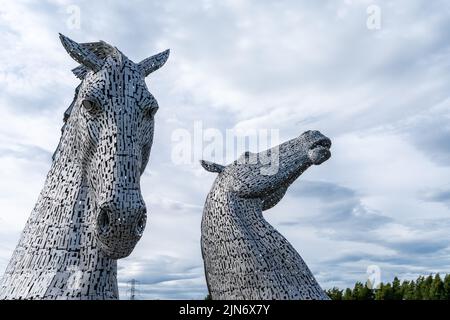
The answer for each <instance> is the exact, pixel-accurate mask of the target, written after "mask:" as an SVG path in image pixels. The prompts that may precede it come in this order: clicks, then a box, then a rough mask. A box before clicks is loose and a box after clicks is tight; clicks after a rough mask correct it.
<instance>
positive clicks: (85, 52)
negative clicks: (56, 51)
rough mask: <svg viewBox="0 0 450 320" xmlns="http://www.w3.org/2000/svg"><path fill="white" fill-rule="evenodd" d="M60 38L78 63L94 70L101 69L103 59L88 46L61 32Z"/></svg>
mask: <svg viewBox="0 0 450 320" xmlns="http://www.w3.org/2000/svg"><path fill="white" fill-rule="evenodd" d="M59 39H60V40H61V43H62V45H63V47H64V49H66V51H67V53H68V54H69V55H70V56H71V57H72V58H73V59H74V60H75V61H76V62H78V63H80V64H82V65H84V66H86V67H87V68H89V69H91V70H93V71H94V72H97V71H99V70H100V69H101V68H102V65H103V61H102V60H101V59H99V58H98V57H97V56H96V55H95V54H94V53H92V52H91V51H90V50H89V49H87V48H86V47H83V46H82V45H80V44H79V43H77V42H75V41H73V40H71V39H69V38H68V37H66V36H64V35H62V34H61V33H60V34H59Z"/></svg>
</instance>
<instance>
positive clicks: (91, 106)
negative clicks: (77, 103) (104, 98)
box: [81, 100, 98, 113]
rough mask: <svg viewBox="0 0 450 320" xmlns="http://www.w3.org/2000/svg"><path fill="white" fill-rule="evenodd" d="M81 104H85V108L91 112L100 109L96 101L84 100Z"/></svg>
mask: <svg viewBox="0 0 450 320" xmlns="http://www.w3.org/2000/svg"><path fill="white" fill-rule="evenodd" d="M81 104H82V105H83V108H84V109H85V110H86V111H87V112H89V113H94V112H96V111H97V110H98V107H97V104H96V103H95V102H94V101H91V100H83V102H82V103H81Z"/></svg>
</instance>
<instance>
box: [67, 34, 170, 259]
mask: <svg viewBox="0 0 450 320" xmlns="http://www.w3.org/2000/svg"><path fill="white" fill-rule="evenodd" d="M60 39H61V42H62V44H63V46H64V48H65V49H66V50H67V52H68V53H69V54H70V56H71V57H72V58H73V59H75V60H76V61H77V62H79V63H80V64H81V65H80V66H79V67H78V68H76V69H75V70H74V73H75V74H76V75H77V76H78V77H79V78H81V79H82V80H83V82H82V84H81V86H80V87H79V90H78V95H77V97H76V100H75V103H74V104H73V106H72V109H71V110H70V116H69V118H68V119H67V121H68V124H70V125H71V126H72V127H73V129H74V133H75V134H76V136H77V139H76V145H75V147H76V149H77V150H79V153H78V160H79V161H80V163H81V164H82V167H83V169H84V170H83V171H84V174H85V177H84V178H85V179H86V181H87V182H88V185H89V187H90V188H91V190H92V192H93V194H94V197H93V200H94V204H93V206H94V207H96V210H94V211H93V214H94V215H95V217H94V220H95V224H96V227H95V232H96V236H97V238H98V240H99V241H98V244H99V246H100V248H101V249H102V250H103V252H104V253H105V254H106V255H107V256H108V257H110V258H113V259H119V258H123V257H126V256H128V255H129V254H130V253H131V251H132V250H133V248H134V246H135V245H136V243H137V241H138V240H139V239H140V237H141V236H142V233H143V231H144V228H145V222H146V208H145V203H144V201H143V199H142V195H141V191H140V175H141V174H142V173H143V171H144V169H145V167H146V165H147V162H148V159H149V155H150V149H151V146H152V141H153V128H154V115H155V113H156V111H157V110H158V104H157V102H156V100H155V98H154V97H153V96H152V94H151V93H150V92H149V90H148V89H147V86H146V84H145V77H146V76H147V75H149V74H150V73H151V72H153V71H155V70H157V69H159V68H160V67H161V66H162V65H163V64H164V63H165V62H166V60H167V58H168V56H169V51H168V50H167V51H164V52H162V53H159V54H157V55H155V56H152V57H150V58H147V59H145V60H144V61H142V62H140V63H137V64H136V63H134V62H132V61H131V60H129V59H128V58H127V57H126V56H125V55H124V54H122V53H121V52H120V51H119V50H118V49H116V48H114V47H112V46H110V45H108V44H107V43H105V42H97V43H87V44H78V43H76V42H74V41H72V40H70V39H69V38H67V37H65V36H63V35H60Z"/></svg>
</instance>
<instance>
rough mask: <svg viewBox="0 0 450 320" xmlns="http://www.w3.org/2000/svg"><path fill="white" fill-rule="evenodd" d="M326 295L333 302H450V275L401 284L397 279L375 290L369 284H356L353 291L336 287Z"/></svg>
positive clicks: (418, 279) (422, 278) (437, 275)
mask: <svg viewBox="0 0 450 320" xmlns="http://www.w3.org/2000/svg"><path fill="white" fill-rule="evenodd" d="M326 293H327V294H328V296H329V297H330V298H331V299H332V300H450V274H447V275H446V276H445V277H444V279H443V280H442V278H441V276H440V275H439V273H438V274H436V275H435V276H434V277H433V276H432V275H429V276H428V277H424V276H420V277H418V278H417V280H415V281H414V280H411V281H407V280H405V281H403V282H401V281H400V279H398V278H397V277H395V278H394V280H393V281H392V283H390V282H388V283H381V284H380V287H379V288H378V289H375V290H372V289H369V287H368V286H367V283H366V284H362V283H361V282H356V283H355V286H354V287H353V289H351V288H347V289H345V290H341V289H339V288H337V287H334V288H332V289H329V290H327V291H326Z"/></svg>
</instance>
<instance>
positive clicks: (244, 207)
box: [204, 181, 266, 230]
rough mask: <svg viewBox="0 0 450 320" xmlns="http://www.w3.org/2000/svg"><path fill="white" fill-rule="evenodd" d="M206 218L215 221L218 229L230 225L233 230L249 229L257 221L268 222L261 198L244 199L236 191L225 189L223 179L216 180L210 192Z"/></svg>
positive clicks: (206, 205)
mask: <svg viewBox="0 0 450 320" xmlns="http://www.w3.org/2000/svg"><path fill="white" fill-rule="evenodd" d="M204 219H205V220H210V219H211V221H214V224H215V225H216V227H217V229H218V230H219V229H220V228H221V227H225V226H230V225H232V226H233V230H240V229H246V230H248V229H251V228H252V226H253V223H254V222H255V221H262V222H264V223H266V221H265V219H264V217H263V215H262V204H261V200H259V199H244V198H240V197H238V196H237V195H236V194H235V193H234V192H229V191H224V187H223V185H222V183H221V181H216V182H215V183H214V186H213V188H212V190H211V191H210V193H209V194H208V197H207V200H206V204H205V212H204ZM224 230H228V228H225V229H224Z"/></svg>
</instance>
